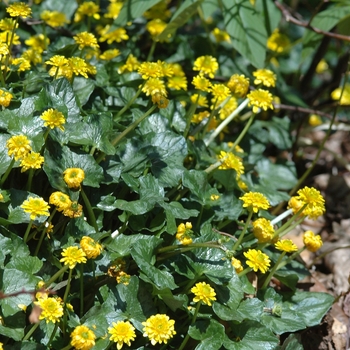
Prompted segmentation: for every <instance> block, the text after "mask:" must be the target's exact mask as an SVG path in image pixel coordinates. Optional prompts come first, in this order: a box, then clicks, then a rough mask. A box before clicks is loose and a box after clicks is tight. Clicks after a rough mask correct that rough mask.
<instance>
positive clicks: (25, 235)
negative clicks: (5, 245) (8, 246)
mask: <svg viewBox="0 0 350 350" xmlns="http://www.w3.org/2000/svg"><path fill="white" fill-rule="evenodd" d="M32 224H33V220H30V221H29V223H28V226H27V229H26V232H25V234H24V236H23V242H24V243H27V240H28V235H29V232H30V229H31V228H32Z"/></svg>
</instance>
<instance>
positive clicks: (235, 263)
mask: <svg viewBox="0 0 350 350" xmlns="http://www.w3.org/2000/svg"><path fill="white" fill-rule="evenodd" d="M231 264H232V266H233V267H234V269H235V270H236V273H240V272H242V271H243V266H242V263H241V262H240V261H239V260H238V259H236V258H232V259H231Z"/></svg>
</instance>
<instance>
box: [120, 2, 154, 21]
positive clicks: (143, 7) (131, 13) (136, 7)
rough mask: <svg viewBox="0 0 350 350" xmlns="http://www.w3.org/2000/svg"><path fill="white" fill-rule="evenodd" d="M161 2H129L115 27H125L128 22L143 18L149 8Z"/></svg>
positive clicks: (125, 4) (124, 6) (122, 10)
mask: <svg viewBox="0 0 350 350" xmlns="http://www.w3.org/2000/svg"><path fill="white" fill-rule="evenodd" d="M158 2H160V0H148V1H144V0H127V1H125V2H124V5H123V7H122V9H121V11H120V13H119V16H118V17H117V19H116V20H115V21H114V25H115V26H125V24H126V23H127V22H130V21H132V20H134V19H135V18H138V17H141V16H142V15H143V14H144V12H146V11H147V10H148V9H149V8H151V7H152V6H154V5H155V4H157V3H158Z"/></svg>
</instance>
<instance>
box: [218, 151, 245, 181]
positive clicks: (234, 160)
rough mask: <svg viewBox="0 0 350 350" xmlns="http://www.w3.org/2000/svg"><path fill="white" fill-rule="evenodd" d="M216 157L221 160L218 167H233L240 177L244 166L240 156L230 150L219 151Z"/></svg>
mask: <svg viewBox="0 0 350 350" xmlns="http://www.w3.org/2000/svg"><path fill="white" fill-rule="evenodd" d="M218 159H219V160H221V165H220V166H219V169H225V170H226V169H233V170H235V171H236V173H237V177H240V176H241V175H242V174H244V166H243V163H242V159H241V158H240V157H237V156H236V155H234V154H233V153H231V152H228V153H227V152H224V151H221V152H220V155H219V156H218Z"/></svg>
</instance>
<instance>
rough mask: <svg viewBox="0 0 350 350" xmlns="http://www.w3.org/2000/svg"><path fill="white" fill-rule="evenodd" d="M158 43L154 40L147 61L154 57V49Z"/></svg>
mask: <svg viewBox="0 0 350 350" xmlns="http://www.w3.org/2000/svg"><path fill="white" fill-rule="evenodd" d="M156 45H157V42H156V41H155V40H153V42H152V46H151V49H150V50H149V53H148V55H147V59H146V61H147V62H149V61H151V60H152V58H153V53H154V50H155V48H156Z"/></svg>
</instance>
